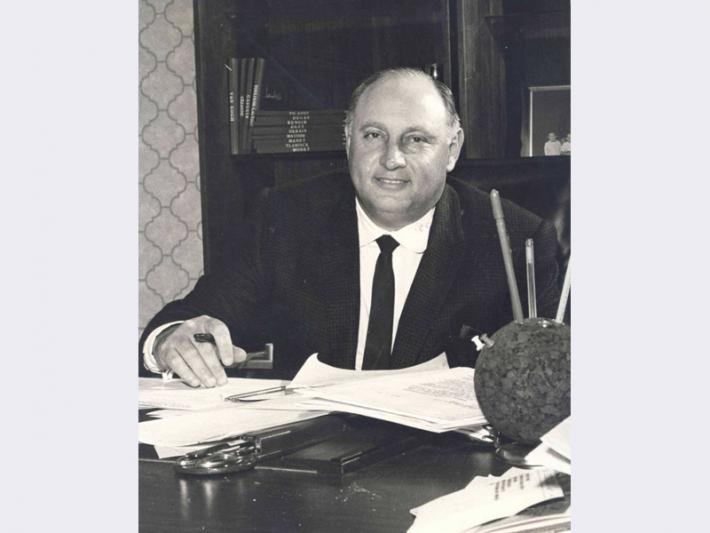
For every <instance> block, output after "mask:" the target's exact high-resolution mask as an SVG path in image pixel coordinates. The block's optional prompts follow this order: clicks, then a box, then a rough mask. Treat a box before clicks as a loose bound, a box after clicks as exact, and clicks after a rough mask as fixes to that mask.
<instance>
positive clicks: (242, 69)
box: [236, 59, 247, 154]
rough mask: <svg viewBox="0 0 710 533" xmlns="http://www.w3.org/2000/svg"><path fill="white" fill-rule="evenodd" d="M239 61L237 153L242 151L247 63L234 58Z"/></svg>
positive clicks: (243, 150)
mask: <svg viewBox="0 0 710 533" xmlns="http://www.w3.org/2000/svg"><path fill="white" fill-rule="evenodd" d="M236 61H237V62H238V63H239V115H238V116H239V118H238V122H239V128H238V130H239V153H240V154H241V153H244V152H246V150H245V149H244V123H245V121H246V79H247V64H246V61H244V59H238V60H236Z"/></svg>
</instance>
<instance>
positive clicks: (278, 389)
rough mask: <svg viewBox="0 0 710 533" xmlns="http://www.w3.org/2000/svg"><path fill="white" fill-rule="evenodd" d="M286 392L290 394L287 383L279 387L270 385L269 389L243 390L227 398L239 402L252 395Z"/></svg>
mask: <svg viewBox="0 0 710 533" xmlns="http://www.w3.org/2000/svg"><path fill="white" fill-rule="evenodd" d="M281 391H283V392H285V393H287V394H288V390H287V389H286V385H280V386H278V387H269V388H268V389H260V390H254V391H249V392H241V393H239V394H232V395H231V396H227V397H226V398H225V400H229V401H230V402H239V401H242V399H243V398H249V397H250V396H260V395H262V394H270V393H272V392H281Z"/></svg>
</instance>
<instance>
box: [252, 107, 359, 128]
mask: <svg viewBox="0 0 710 533" xmlns="http://www.w3.org/2000/svg"><path fill="white" fill-rule="evenodd" d="M344 122H345V111H343V110H339V111H336V112H332V111H327V112H323V113H321V112H318V111H315V110H314V111H277V112H266V111H259V112H257V114H256V117H255V120H254V126H280V125H299V124H301V125H306V124H330V125H340V126H342V125H343V123H344Z"/></svg>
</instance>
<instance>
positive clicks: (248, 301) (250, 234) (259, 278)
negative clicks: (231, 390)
mask: <svg viewBox="0 0 710 533" xmlns="http://www.w3.org/2000/svg"><path fill="white" fill-rule="evenodd" d="M268 204H269V196H266V195H265V196H264V198H262V200H261V208H260V209H256V210H255V211H256V213H258V214H257V215H255V216H254V217H253V218H252V219H250V220H249V221H247V223H246V224H244V226H243V234H244V237H243V238H242V239H240V249H239V250H235V252H234V253H233V254H232V255H233V258H234V259H233V265H230V266H229V267H224V268H220V269H219V270H216V271H214V272H210V273H208V274H205V275H203V276H202V277H200V279H199V280H198V281H197V283H196V284H195V287H194V288H193V289H192V291H191V292H190V293H189V294H188V295H187V296H185V297H184V298H183V299H179V300H175V301H173V302H170V303H169V304H167V305H166V306H165V307H164V308H163V309H162V310H161V311H159V312H158V313H157V314H156V315H155V317H153V319H152V320H151V321H150V322H149V323H148V324H147V326H146V328H145V330H144V332H143V335H142V336H141V339H140V342H139V353H142V347H143V344H144V342H145V339H146V338H147V337H148V335H149V334H150V332H151V331H153V330H154V329H155V328H156V327H158V326H160V325H162V324H165V323H168V322H173V321H177V320H188V319H190V318H195V317H198V316H201V315H208V316H211V317H213V318H216V319H218V320H221V321H222V322H224V323H225V324H226V325H227V327H228V328H229V332H230V335H231V337H232V343H233V344H235V345H236V346H240V347H243V348H247V349H249V348H250V347H253V346H250V345H254V344H255V343H256V342H259V340H262V341H263V337H264V328H265V327H266V326H265V324H266V319H265V312H266V311H268V307H269V306H268V305H267V303H268V301H269V294H270V280H269V275H268V273H267V272H266V269H265V265H266V264H268V262H269V260H268V258H267V256H268V247H269V242H268V241H269V231H268V229H267V228H268V218H269V214H268V213H269V211H270V210H269V207H268ZM141 357H142V355H141ZM139 368H140V373H141V374H143V375H145V370H144V369H143V365H142V364H140V365H139Z"/></svg>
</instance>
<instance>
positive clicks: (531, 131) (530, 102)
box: [520, 85, 572, 157]
mask: <svg viewBox="0 0 710 533" xmlns="http://www.w3.org/2000/svg"><path fill="white" fill-rule="evenodd" d="M524 108H525V109H526V110H527V112H526V113H524V115H523V116H524V119H523V128H522V129H523V131H522V153H521V154H520V155H521V156H523V157H536V156H569V155H571V154H572V135H571V131H570V86H569V85H548V86H543V87H528V90H527V95H526V102H525V106H524Z"/></svg>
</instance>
